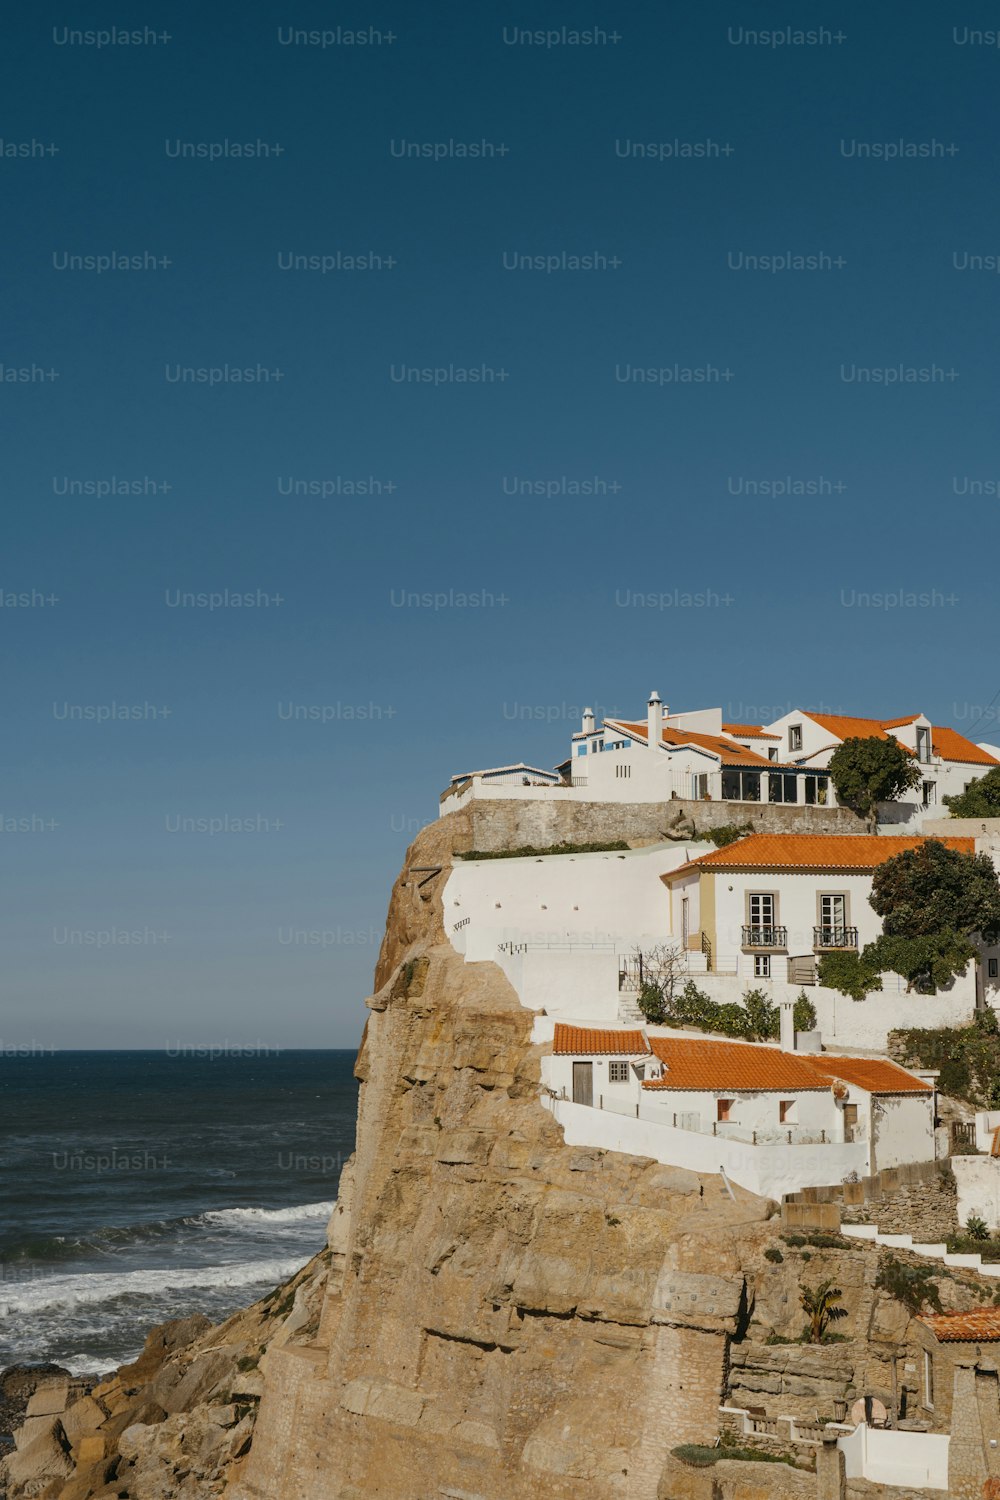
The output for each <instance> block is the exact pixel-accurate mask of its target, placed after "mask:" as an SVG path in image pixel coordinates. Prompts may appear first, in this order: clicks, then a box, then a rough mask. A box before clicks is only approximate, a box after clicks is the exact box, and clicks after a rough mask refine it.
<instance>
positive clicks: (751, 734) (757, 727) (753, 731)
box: [722, 724, 781, 740]
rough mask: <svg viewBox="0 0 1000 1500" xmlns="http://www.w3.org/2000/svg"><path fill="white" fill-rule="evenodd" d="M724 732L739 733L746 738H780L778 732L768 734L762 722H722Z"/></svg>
mask: <svg viewBox="0 0 1000 1500" xmlns="http://www.w3.org/2000/svg"><path fill="white" fill-rule="evenodd" d="M722 732H723V733H724V734H741V735H742V736H743V738H744V739H747V740H780V739H781V735H780V734H770V733H769V732H768V730H766V729H765V728H764V726H763V724H723V726H722Z"/></svg>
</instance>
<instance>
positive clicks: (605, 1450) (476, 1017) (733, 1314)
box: [227, 813, 768, 1500]
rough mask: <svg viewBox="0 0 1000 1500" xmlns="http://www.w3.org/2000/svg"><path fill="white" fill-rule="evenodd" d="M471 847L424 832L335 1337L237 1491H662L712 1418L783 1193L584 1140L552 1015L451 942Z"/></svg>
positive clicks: (278, 1390) (290, 1390)
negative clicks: (548, 1037) (543, 1014)
mask: <svg viewBox="0 0 1000 1500" xmlns="http://www.w3.org/2000/svg"><path fill="white" fill-rule="evenodd" d="M468 839H469V827H468V823H467V821H466V820H465V818H464V816H463V814H462V813H458V814H456V815H453V817H451V818H445V819H443V820H441V821H440V822H439V823H437V824H434V825H433V826H432V827H430V828H428V829H426V830H424V832H423V833H422V834H421V835H420V836H419V837H418V839H417V840H416V842H415V843H414V845H413V846H412V847H411V849H410V851H409V853H408V858H407V863H406V867H405V869H404V871H403V874H402V875H401V877H400V879H399V881H397V883H396V886H395V888H394V891H393V896H392V901H391V904H390V910H389V920H388V925H387V931H386V937H385V941H384V944H383V947H382V952H381V954H380V958H379V965H378V970H377V974H376V982H377V983H378V984H379V986H380V987H379V989H378V990H377V992H376V994H375V995H374V996H373V998H372V999H371V1000H370V1001H369V1002H368V1003H369V1007H370V1010H371V1014H370V1017H369V1021H368V1025H367V1028H366V1032H365V1039H364V1043H363V1046H362V1049H361V1052H360V1055H359V1058H358V1065H357V1066H358V1073H359V1076H360V1077H361V1079H362V1084H363V1086H362V1090H361V1101H360V1112H359V1121H358V1149H357V1154H356V1158H355V1160H354V1162H353V1164H352V1166H351V1168H350V1169H349V1171H348V1172H347V1173H345V1177H344V1181H343V1183H342V1186H341V1194H340V1199H339V1201H338V1204H337V1209H336V1212H335V1214H334V1218H333V1222H332V1224H331V1230H330V1244H331V1249H332V1265H331V1271H330V1277H329V1281H328V1285H327V1292H326V1301H325V1306H324V1310H323V1316H322V1320H321V1325H320V1330H319V1336H318V1338H317V1340H316V1341H315V1343H313V1344H312V1345H311V1346H309V1347H306V1348H294V1349H293V1348H288V1349H285V1350H282V1351H275V1352H272V1353H270V1354H269V1355H268V1358H267V1363H266V1381H265V1389H264V1397H263V1402H262V1408H261V1413H260V1418H259V1421H258V1425H257V1431H256V1435H255V1439H254V1444H253V1447H252V1449H251V1452H250V1455H249V1458H248V1460H247V1463H246V1467H245V1469H244V1471H243V1473H242V1474H241V1475H240V1477H239V1480H238V1482H237V1483H236V1484H235V1485H234V1486H233V1487H232V1488H231V1489H230V1490H229V1491H228V1492H227V1494H228V1496H229V1500H292V1497H295V1500H363V1497H364V1500H366V1497H368V1496H376V1495H381V1496H392V1497H393V1500H426V1497H428V1496H432V1495H438V1494H442V1495H451V1496H461V1497H468V1500H478V1497H484V1500H501V1497H503V1500H522V1497H523V1500H528V1497H529V1496H530V1497H535V1496H537V1495H538V1494H540V1493H546V1494H548V1495H550V1496H552V1497H556V1500H558V1497H566V1500H569V1497H573V1500H578V1497H579V1495H580V1494H581V1493H582V1492H585V1493H586V1494H587V1495H588V1496H591V1497H595V1500H600V1497H605V1496H607V1497H609V1500H610V1497H612V1496H615V1497H624V1496H626V1495H627V1496H629V1497H630V1500H642V1497H647V1496H648V1497H649V1500H653V1497H655V1495H656V1490H657V1484H658V1481H659V1478H660V1473H661V1470H662V1467H663V1462H664V1459H665V1457H666V1455H667V1454H668V1453H669V1449H670V1447H671V1446H672V1445H673V1444H675V1443H678V1442H682V1441H685V1440H686V1439H694V1438H699V1437H703V1436H704V1434H705V1433H706V1431H713V1430H714V1426H715V1418H716V1410H717V1407H718V1404H719V1399H720V1396H721V1391H722V1386H723V1381H724V1374H725V1371H724V1352H725V1345H726V1339H725V1335H726V1334H727V1333H733V1332H734V1331H736V1329H737V1327H738V1325H740V1323H741V1322H742V1321H745V1319H746V1315H747V1310H746V1289H745V1282H744V1277H743V1273H742V1271H741V1269H740V1267H741V1248H740V1241H741V1236H742V1235H743V1234H745V1233H746V1232H748V1231H751V1230H752V1227H753V1226H755V1225H760V1224H762V1223H763V1221H764V1220H765V1218H766V1216H767V1212H768V1208H767V1205H766V1204H764V1203H763V1202H762V1201H761V1200H760V1199H757V1198H754V1197H753V1196H752V1195H750V1194H748V1193H744V1192H742V1191H741V1190H739V1189H736V1190H735V1193H734V1195H733V1196H731V1195H730V1194H729V1192H728V1191H727V1190H726V1189H725V1187H724V1186H722V1185H721V1182H720V1179H718V1178H705V1179H704V1180H703V1181H700V1180H699V1179H698V1177H696V1176H695V1175H694V1174H692V1173H687V1172H683V1171H678V1170H675V1169H672V1168H666V1167H662V1166H658V1165H656V1164H655V1163H651V1162H648V1161H645V1160H639V1159H635V1158H630V1157H625V1156H619V1155H614V1154H611V1153H602V1152H597V1151H584V1150H574V1149H570V1148H567V1147H565V1146H564V1145H563V1142H562V1136H561V1132H560V1131H559V1129H558V1128H557V1127H556V1125H555V1124H554V1123H553V1121H552V1120H551V1118H550V1116H549V1115H548V1114H547V1112H546V1111H545V1110H544V1109H543V1107H542V1105H541V1103H540V1102H539V1098H538V1084H539V1052H538V1049H537V1048H534V1047H533V1046H532V1045H531V1042H530V1032H531V1022H532V1017H531V1015H530V1014H529V1013H528V1012H526V1011H524V1010H523V1009H522V1008H521V1007H520V1005H519V1004H518V1001H517V997H516V995H515V994H514V992H513V990H512V989H511V988H510V986H509V984H508V983H507V980H506V978H505V977H504V975H503V974H502V972H501V971H500V970H499V969H498V968H497V967H496V966H495V965H493V964H490V963H483V964H465V963H464V962H463V960H462V959H461V958H460V957H459V956H458V955H457V954H456V953H455V952H454V951H453V950H452V949H451V947H450V946H449V945H448V944H447V943H446V941H445V939H444V931H443V925H442V912H441V905H440V900H441V897H440V893H441V890H442V888H443V885H444V881H445V878H446V875H447V866H448V864H449V862H450V858H451V851H452V849H453V848H455V847H459V848H461V847H468ZM418 867H419V868H418ZM438 868H440V869H441V873H439V874H436V875H435V874H432V873H430V872H431V871H433V870H435V869H438Z"/></svg>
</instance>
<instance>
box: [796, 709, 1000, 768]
mask: <svg viewBox="0 0 1000 1500" xmlns="http://www.w3.org/2000/svg"><path fill="white" fill-rule="evenodd" d="M805 717H806V718H808V719H812V720H813V722H814V723H815V724H819V725H820V726H821V727H822V728H823V729H827V730H829V732H830V733H831V734H835V735H836V736H837V738H838V740H849V739H873V738H874V739H880V740H887V739H889V734H888V733H887V731H888V730H890V729H901V728H902V727H903V726H904V725H905V724H912V723H913V722H914V720H915V719H918V718H919V717H920V715H919V714H908V715H906V717H905V718H902V719H861V718H856V717H851V716H848V715H845V714H811V713H808V712H805ZM931 745H932V747H933V749H934V753H935V755H940V757H941V759H942V760H952V761H958V762H959V763H960V764H963V765H973V766H995V765H998V764H1000V762H998V761H997V760H996V758H995V756H992V755H990V754H989V753H988V752H987V751H986V750H980V748H979V746H978V745H974V744H973V743H972V741H971V740H967V739H966V738H965V735H964V734H959V732H958V730H957V729H947V728H943V727H941V726H940V725H938V724H933V725H932V726H931ZM904 748H908V747H904Z"/></svg>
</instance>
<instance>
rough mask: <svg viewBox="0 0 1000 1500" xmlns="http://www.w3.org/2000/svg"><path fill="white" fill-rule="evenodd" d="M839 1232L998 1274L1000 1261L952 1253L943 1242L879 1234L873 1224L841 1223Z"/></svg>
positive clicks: (969, 1268)
mask: <svg viewBox="0 0 1000 1500" xmlns="http://www.w3.org/2000/svg"><path fill="white" fill-rule="evenodd" d="M840 1233H841V1234H842V1235H844V1237H845V1238H846V1239H850V1240H869V1241H870V1242H871V1243H872V1244H875V1245H885V1246H886V1247H887V1248H890V1249H894V1250H910V1251H912V1252H913V1254H914V1255H924V1256H926V1257H927V1259H928V1260H939V1261H941V1263H942V1264H943V1265H946V1266H960V1267H962V1269H963V1270H968V1271H980V1272H982V1274H983V1275H984V1276H1000V1261H995V1260H986V1261H984V1260H983V1258H982V1256H981V1255H953V1254H951V1252H950V1251H948V1250H947V1249H946V1248H945V1245H944V1242H943V1241H941V1242H940V1243H937V1244H930V1243H928V1242H926V1241H923V1240H914V1238H913V1236H912V1234H880V1233H879V1231H878V1229H877V1227H876V1226H875V1225H874V1224H842V1225H841V1227H840Z"/></svg>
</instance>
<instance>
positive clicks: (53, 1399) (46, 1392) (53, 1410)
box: [26, 1380, 70, 1417]
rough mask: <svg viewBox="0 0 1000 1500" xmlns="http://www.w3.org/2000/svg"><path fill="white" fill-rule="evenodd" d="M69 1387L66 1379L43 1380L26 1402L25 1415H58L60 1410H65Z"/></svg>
mask: <svg viewBox="0 0 1000 1500" xmlns="http://www.w3.org/2000/svg"><path fill="white" fill-rule="evenodd" d="M69 1387H70V1383H69V1381H68V1380H51V1381H45V1382H44V1383H43V1384H41V1385H40V1386H39V1387H38V1389H37V1390H36V1391H35V1393H34V1395H33V1396H32V1397H31V1399H30V1401H29V1402H28V1407H27V1412H26V1415H27V1416H29V1417H48V1416H58V1415H59V1413H60V1412H63V1411H65V1410H66V1405H67V1402H68V1399H69Z"/></svg>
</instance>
